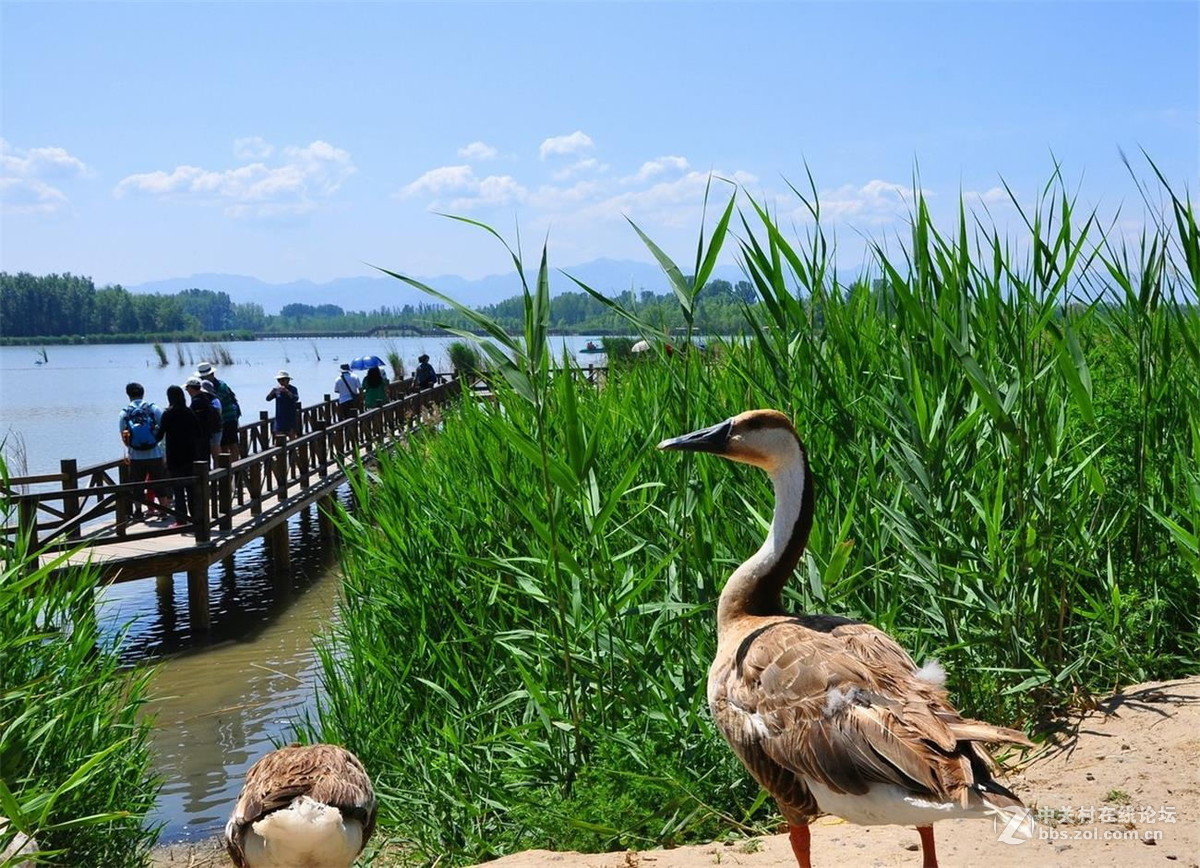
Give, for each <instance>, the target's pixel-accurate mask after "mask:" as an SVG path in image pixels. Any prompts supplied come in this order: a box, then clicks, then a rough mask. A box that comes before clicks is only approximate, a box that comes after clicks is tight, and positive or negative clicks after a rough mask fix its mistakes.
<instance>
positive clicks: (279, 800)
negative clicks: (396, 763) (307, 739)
mask: <svg viewBox="0 0 1200 868" xmlns="http://www.w3.org/2000/svg"><path fill="white" fill-rule="evenodd" d="M374 830H375V791H374V790H373V789H372V787H371V779H370V778H369V777H368V776H367V772H366V769H364V768H363V765H362V763H361V762H359V761H358V757H356V756H355V755H354V754H352V753H350V751H348V750H346V749H345V748H342V747H338V746H337V745H333V744H313V745H307V746H301V745H298V744H293V745H289V746H288V747H284V748H280V749H279V750H276V751H272V752H271V753H269V754H267V755H266V756H264V757H263V758H262V759H260V760H259V761H258V762H256V763H255V764H254V765H253V766H251V767H250V771H248V772H246V783H245V785H244V786H243V787H242V793H241V795H240V796H239V797H238V801H237V805H236V806H235V807H234V809H233V814H232V815H231V816H230V817H229V822H228V823H227V824H226V825H225V849H226V850H228V851H229V856H230V858H231V859H233V864H234V865H236V866H237V868H349V866H350V865H351V864H352V863H353V862H354V859H355V857H357V856H358V854H359V853H361V852H362V849H363V847H364V846H366V843H367V840H368V839H369V838H370V837H371V833H372V832H373V831H374Z"/></svg>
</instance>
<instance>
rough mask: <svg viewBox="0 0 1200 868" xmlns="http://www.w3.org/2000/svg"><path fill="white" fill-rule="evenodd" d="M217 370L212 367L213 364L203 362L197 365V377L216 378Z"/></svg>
mask: <svg viewBox="0 0 1200 868" xmlns="http://www.w3.org/2000/svg"><path fill="white" fill-rule="evenodd" d="M216 373H217V369H216V368H214V367H213V366H212V362H201V363H200V364H198V365H196V376H197V377H213V376H216Z"/></svg>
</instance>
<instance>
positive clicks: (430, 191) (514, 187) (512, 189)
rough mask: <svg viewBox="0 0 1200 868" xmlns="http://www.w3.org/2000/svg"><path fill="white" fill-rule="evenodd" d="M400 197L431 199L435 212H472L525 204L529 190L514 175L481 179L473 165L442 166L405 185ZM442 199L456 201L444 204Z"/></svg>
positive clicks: (491, 176)
mask: <svg viewBox="0 0 1200 868" xmlns="http://www.w3.org/2000/svg"><path fill="white" fill-rule="evenodd" d="M397 195H398V196H399V197H410V196H428V197H430V202H429V208H430V210H434V211H438V210H442V209H449V210H451V211H471V210H474V209H475V208H481V207H494V206H497V205H508V204H511V203H513V202H521V201H524V200H525V198H526V197H527V196H528V191H527V190H526V189H525V187H523V186H522V185H521V184H520V183H519V182H518V181H517V180H516V179H515V178H513V177H512V176H511V175H488V176H487V177H484V178H478V177H476V176H475V172H474V170H473V169H472V168H471V167H470V166H440V167H439V168H436V169H430V170H429V171H428V172H426V173H425V174H423V175H422V176H421V177H419V178H417V180H415V181H413V182H412V183H411V184H407V185H405V187H404V188H403V189H402V190H401V191H400V192H399V193H398V194H397ZM442 196H452V197H453V198H451V199H450V200H449V201H443V200H442V199H441V198H440V197H442Z"/></svg>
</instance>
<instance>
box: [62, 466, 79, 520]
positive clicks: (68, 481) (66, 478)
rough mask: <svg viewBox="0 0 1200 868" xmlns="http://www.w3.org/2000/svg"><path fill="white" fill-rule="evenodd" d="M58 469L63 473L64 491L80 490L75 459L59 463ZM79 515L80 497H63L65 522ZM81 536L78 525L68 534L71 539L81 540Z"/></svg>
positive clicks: (76, 495) (74, 495) (73, 495)
mask: <svg viewBox="0 0 1200 868" xmlns="http://www.w3.org/2000/svg"><path fill="white" fill-rule="evenodd" d="M58 467H59V470H60V471H61V472H62V478H63V479H62V487H63V491H71V490H74V489H77V488H79V463H78V462H77V461H76V460H75V459H74V458H64V459H62V460H61V461H60V462H58ZM77 515H79V495H78V494H71V495H63V522H64V523H66V522H69V521H70V520H71V519H73V518H74V517H75V516H77ZM79 535H80V534H79V526H78V525H76V526H75V527H73V528H71V530H70V532H68V534H67V536H68V537H69V538H70V539H79Z"/></svg>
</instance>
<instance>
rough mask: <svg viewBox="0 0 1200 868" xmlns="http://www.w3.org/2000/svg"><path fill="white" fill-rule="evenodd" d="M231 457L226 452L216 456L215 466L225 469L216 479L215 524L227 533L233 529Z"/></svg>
mask: <svg viewBox="0 0 1200 868" xmlns="http://www.w3.org/2000/svg"><path fill="white" fill-rule="evenodd" d="M232 464H233V459H232V458H231V457H230V455H229V453H228V452H222V453H221V454H220V455H218V456H217V466H218V467H220V468H221V469H222V470H223V471H225V473H224V475H222V476H221V478H220V479H219V480H217V525H218V526H219V527H220V528H221V530H222V531H224V532H225V533H228V532H229V531H231V530H233V471H232V470H230V469H229V468H230V466H231V465H232Z"/></svg>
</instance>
